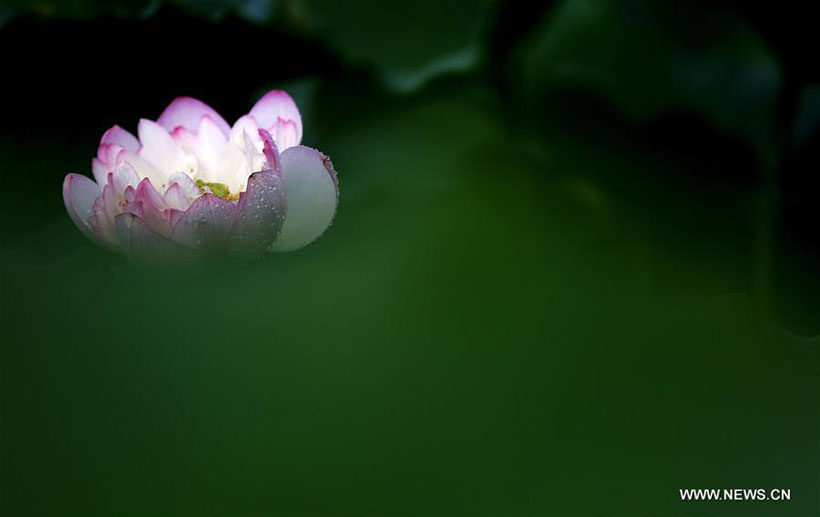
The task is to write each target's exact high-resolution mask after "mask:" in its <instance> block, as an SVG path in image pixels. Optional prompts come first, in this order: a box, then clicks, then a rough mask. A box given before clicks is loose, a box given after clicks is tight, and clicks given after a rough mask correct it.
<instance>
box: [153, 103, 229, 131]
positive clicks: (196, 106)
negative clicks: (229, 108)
mask: <svg viewBox="0 0 820 517" xmlns="http://www.w3.org/2000/svg"><path fill="white" fill-rule="evenodd" d="M204 116H207V117H210V118H211V120H213V121H214V122H215V123H216V125H217V126H218V127H219V130H220V131H221V132H222V134H223V135H225V137H226V138H227V137H228V135H229V134H230V132H231V126H229V125H228V123H227V122H225V119H223V118H222V116H221V115H220V114H219V113H217V112H216V110H214V109H213V108H212V107H210V106H208V105H207V104H205V103H204V102H202V101H200V100H198V99H194V98H192V97H177V98H176V99H174V100H173V101H172V102H171V104H169V105H168V107H167V108H165V111H163V112H162V115H160V116H159V118H158V119H157V124H159V125H160V126H162V127H164V128H165V129H166V130H167V131H173V130H174V129H176V128H177V127H183V128H185V129H187V130H188V131H190V132H191V133H196V132H197V130H198V129H199V123H200V121H201V120H202V117H204Z"/></svg>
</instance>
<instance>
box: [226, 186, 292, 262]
mask: <svg viewBox="0 0 820 517" xmlns="http://www.w3.org/2000/svg"><path fill="white" fill-rule="evenodd" d="M285 205H286V200H285V190H284V188H283V187H282V177H281V174H280V173H279V171H274V170H270V171H261V172H256V173H254V174H251V176H250V177H249V178H248V189H247V190H246V191H245V192H243V193H242V194H240V196H239V203H238V204H237V210H236V219H235V221H234V224H233V227H232V228H231V232H230V237H229V241H228V247H229V248H230V249H231V251H232V252H234V253H237V254H240V255H258V254H259V253H262V252H263V251H265V250H267V249H268V248H270V246H271V244H273V242H274V241H275V240H276V238H277V237H278V236H279V233H280V232H281V231H282V226H283V225H284V222H285V214H286V206H285Z"/></svg>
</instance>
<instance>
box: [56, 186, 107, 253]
mask: <svg viewBox="0 0 820 517" xmlns="http://www.w3.org/2000/svg"><path fill="white" fill-rule="evenodd" d="M101 192H102V191H101V189H100V186H99V185H98V184H96V183H94V182H93V181H91V180H90V179H88V178H87V177H85V176H82V175H80V174H69V175H67V176H66V177H65V179H64V180H63V202H65V208H66V210H67V211H68V215H69V217H71V220H72V221H74V224H75V225H77V228H79V229H80V230H82V232H83V233H84V234H85V235H86V236H87V237H88V238H89V239H91V240H93V241H95V242H99V239H98V238H97V236H96V235H95V234H94V230H93V229H92V228H91V225H90V224H89V222H88V219H89V218H90V217H91V216H92V215H93V213H94V200H96V199H97V198H98V197H99V196H100V194H101Z"/></svg>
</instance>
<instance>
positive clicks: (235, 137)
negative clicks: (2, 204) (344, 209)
mask: <svg viewBox="0 0 820 517" xmlns="http://www.w3.org/2000/svg"><path fill="white" fill-rule="evenodd" d="M137 135H138V137H135V136H134V135H132V134H131V133H129V132H128V131H126V130H124V129H122V128H121V127H119V126H114V127H112V128H111V129H109V130H108V131H106V132H105V134H104V135H103V137H102V141H101V142H100V146H99V149H98V151H97V157H96V158H93V159H92V160H91V170H92V173H93V176H94V180H95V181H92V180H91V179H89V178H88V177H86V176H82V175H79V174H69V175H68V176H66V178H65V181H64V182H63V199H64V201H65V206H66V209H67V210H68V214H69V215H70V216H71V219H72V220H73V221H74V224H76V225H77V227H78V228H79V229H80V230H82V231H83V233H85V234H86V235H87V236H88V237H89V238H90V239H91V240H93V241H95V242H97V243H98V244H100V245H102V246H105V247H107V248H110V249H112V250H115V251H121V252H122V253H124V254H125V255H126V256H127V257H128V258H129V259H131V260H132V261H135V262H155V263H164V262H167V261H169V260H176V259H180V258H186V257H190V258H195V257H197V256H201V255H228V256H230V255H234V256H236V255H238V256H249V255H258V254H260V253H262V252H263V251H268V250H270V251H290V250H295V249H298V248H301V247H302V246H305V245H307V244H309V243H310V242H312V241H313V240H315V239H316V238H318V237H319V236H320V235H321V234H322V233H323V232H324V231H325V229H326V228H327V227H328V226H329V225H330V223H331V221H332V220H333V216H334V215H335V213H336V205H337V202H338V192H339V191H338V181H337V178H336V171H335V170H334V169H333V165H332V163H331V162H330V160H329V159H328V158H327V157H326V156H325V155H323V154H322V153H320V152H319V151H316V150H315V149H311V148H309V147H304V146H301V145H299V143H300V142H301V140H302V118H301V116H300V115H299V110H298V108H297V107H296V104H295V103H294V102H293V99H291V97H290V96H289V95H288V94H287V93H285V92H283V91H278V90H274V91H271V92H268V93H267V94H266V95H265V96H263V97H262V98H261V99H260V100H259V101H258V102H257V103H256V104H255V105H254V106H253V108H252V109H251V111H250V113H248V114H247V115H244V116H243V117H241V118H239V120H237V121H236V123H234V125H233V126H232V127H231V126H229V125H228V123H227V122H225V119H223V118H222V117H221V116H220V115H219V113H217V112H216V111H214V110H213V109H212V108H211V107H209V106H208V105H207V104H205V103H203V102H201V101H198V100H196V99H192V98H190V97H179V98H177V99H175V100H174V101H173V102H172V103H171V104H170V105H169V106H168V107H167V108H166V109H165V111H163V112H162V114H161V115H160V117H159V118H158V119H157V121H156V122H153V121H150V120H147V119H142V120H140V122H139V125H138V127H137Z"/></svg>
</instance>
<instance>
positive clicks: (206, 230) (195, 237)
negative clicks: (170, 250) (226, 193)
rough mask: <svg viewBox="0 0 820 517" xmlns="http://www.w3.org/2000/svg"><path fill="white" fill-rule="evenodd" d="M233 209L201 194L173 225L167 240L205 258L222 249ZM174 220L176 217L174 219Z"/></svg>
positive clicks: (215, 198) (222, 201) (209, 195)
mask: <svg viewBox="0 0 820 517" xmlns="http://www.w3.org/2000/svg"><path fill="white" fill-rule="evenodd" d="M235 209H236V205H234V204H233V203H231V202H230V201H227V200H225V199H222V198H221V197H219V196H215V195H213V194H202V195H201V196H199V198H197V199H196V201H194V202H193V203H192V204H191V206H190V207H188V210H186V211H185V213H184V214H182V216H181V217H179V220H176V221H175V224H174V226H173V232H172V234H171V237H172V238H173V239H174V240H175V241H176V242H179V243H180V244H184V245H185V246H188V247H189V248H194V249H197V250H199V251H201V252H204V253H206V254H216V253H221V252H222V251H224V249H225V241H226V239H227V235H228V230H230V228H231V225H232V224H233V219H234V212H235ZM174 219H176V217H174Z"/></svg>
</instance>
